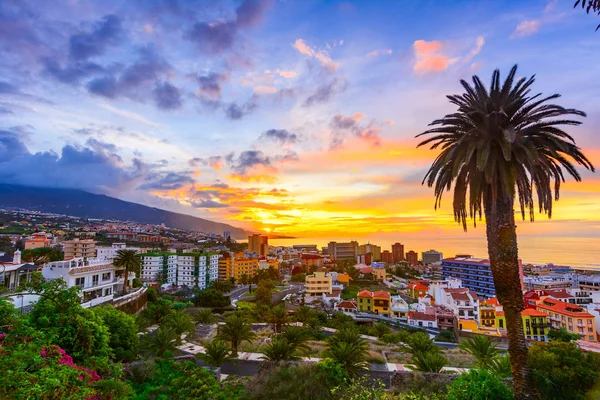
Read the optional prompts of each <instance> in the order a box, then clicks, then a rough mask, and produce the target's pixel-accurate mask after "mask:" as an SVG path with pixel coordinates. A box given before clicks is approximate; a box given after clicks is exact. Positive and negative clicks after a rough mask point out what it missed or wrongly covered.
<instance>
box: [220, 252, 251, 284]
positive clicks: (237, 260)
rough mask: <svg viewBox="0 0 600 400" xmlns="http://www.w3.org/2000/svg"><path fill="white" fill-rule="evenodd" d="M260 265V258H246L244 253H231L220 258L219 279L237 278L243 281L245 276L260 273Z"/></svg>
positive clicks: (248, 276) (249, 276)
mask: <svg viewBox="0 0 600 400" xmlns="http://www.w3.org/2000/svg"><path fill="white" fill-rule="evenodd" d="M259 265H260V259H259V258H256V257H252V258H244V253H236V254H233V253H231V254H230V255H229V256H228V257H221V259H220V260H219V280H227V279H230V278H235V280H236V282H241V281H242V277H244V276H245V277H246V278H248V279H249V278H252V277H253V276H254V275H256V274H257V273H258V269H259Z"/></svg>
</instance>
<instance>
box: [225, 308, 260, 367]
mask: <svg viewBox="0 0 600 400" xmlns="http://www.w3.org/2000/svg"><path fill="white" fill-rule="evenodd" d="M255 336H256V334H255V333H254V332H253V331H252V328H251V327H250V325H249V324H248V323H247V322H246V320H245V319H243V318H242V317H239V316H237V315H232V316H229V317H227V318H226V319H225V324H224V325H219V328H218V329H217V338H218V339H220V340H224V341H226V342H229V343H231V347H232V348H233V353H232V355H233V356H234V357H237V354H238V347H239V345H240V343H242V342H244V341H246V342H249V341H251V340H252V339H254V337H255Z"/></svg>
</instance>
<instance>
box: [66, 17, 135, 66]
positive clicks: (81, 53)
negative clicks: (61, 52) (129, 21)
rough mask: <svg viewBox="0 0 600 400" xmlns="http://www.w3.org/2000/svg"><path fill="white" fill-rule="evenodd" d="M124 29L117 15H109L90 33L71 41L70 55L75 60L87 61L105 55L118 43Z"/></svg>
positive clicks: (80, 34)
mask: <svg viewBox="0 0 600 400" xmlns="http://www.w3.org/2000/svg"><path fill="white" fill-rule="evenodd" d="M122 34H123V28H122V27H121V20H120V19H119V17H117V16H116V15H107V16H105V17H104V18H102V20H101V21H98V22H96V23H95V24H94V26H93V29H92V30H91V31H90V32H81V33H78V34H76V35H73V36H71V38H70V39H69V55H70V57H71V58H72V59H74V60H87V59H88V58H90V57H93V56H99V55H102V54H104V52H105V50H106V48H107V47H108V46H109V45H115V44H117V43H118V41H119V39H120V37H121V35H122Z"/></svg>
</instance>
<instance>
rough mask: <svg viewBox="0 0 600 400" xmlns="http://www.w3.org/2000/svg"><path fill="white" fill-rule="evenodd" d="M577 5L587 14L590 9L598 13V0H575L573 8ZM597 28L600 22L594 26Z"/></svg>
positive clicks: (599, 11)
mask: <svg viewBox="0 0 600 400" xmlns="http://www.w3.org/2000/svg"><path fill="white" fill-rule="evenodd" d="M578 5H581V8H582V9H584V10H585V12H586V14H589V13H590V11H591V12H592V14H598V15H600V0H577V1H576V2H575V4H574V5H573V8H576V7H577V6H578ZM598 29H600V24H599V25H598V26H597V27H596V30H598Z"/></svg>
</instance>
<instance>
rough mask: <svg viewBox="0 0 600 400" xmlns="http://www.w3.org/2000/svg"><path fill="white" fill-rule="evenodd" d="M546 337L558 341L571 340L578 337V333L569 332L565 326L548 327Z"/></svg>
mask: <svg viewBox="0 0 600 400" xmlns="http://www.w3.org/2000/svg"><path fill="white" fill-rule="evenodd" d="M548 338H549V339H551V340H556V341H558V342H571V341H573V340H577V339H579V335H577V334H576V333H570V332H569V331H568V330H567V329H566V328H560V329H550V331H549V332H548Z"/></svg>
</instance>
